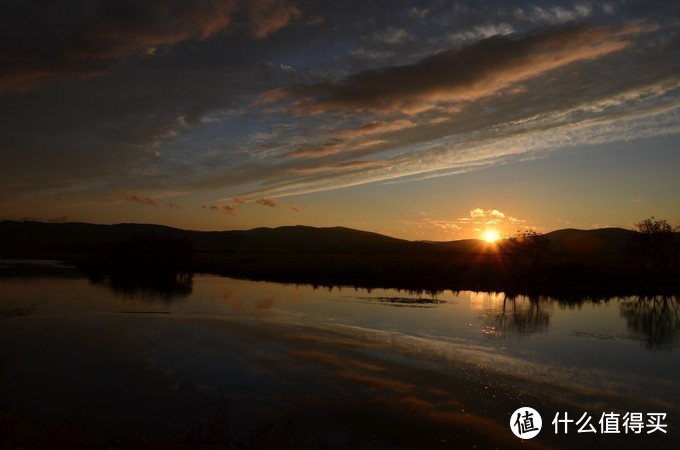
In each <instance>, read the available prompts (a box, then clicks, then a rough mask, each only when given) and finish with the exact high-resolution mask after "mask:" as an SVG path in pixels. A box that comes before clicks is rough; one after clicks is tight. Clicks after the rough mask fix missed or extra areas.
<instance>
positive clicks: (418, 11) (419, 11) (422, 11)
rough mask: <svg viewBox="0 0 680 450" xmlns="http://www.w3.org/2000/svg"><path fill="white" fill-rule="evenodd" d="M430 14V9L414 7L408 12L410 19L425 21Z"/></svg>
mask: <svg viewBox="0 0 680 450" xmlns="http://www.w3.org/2000/svg"><path fill="white" fill-rule="evenodd" d="M429 13H430V10H429V9H427V8H418V7H417V6H414V7H413V8H411V9H409V10H408V15H409V17H412V18H414V19H424V18H425V17H427V15H428V14H429Z"/></svg>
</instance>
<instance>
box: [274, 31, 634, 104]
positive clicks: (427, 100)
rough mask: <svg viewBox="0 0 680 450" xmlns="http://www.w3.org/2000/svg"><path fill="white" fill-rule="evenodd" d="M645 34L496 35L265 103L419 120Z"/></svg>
mask: <svg viewBox="0 0 680 450" xmlns="http://www.w3.org/2000/svg"><path fill="white" fill-rule="evenodd" d="M644 31H646V30H645V29H643V28H640V27H635V26H628V27H618V28H617V27H610V28H604V27H603V28H594V27H586V26H579V27H576V26H572V27H562V28H558V29H550V30H544V31H541V32H537V33H530V34H527V35H524V36H515V35H512V36H497V37H494V38H491V39H486V40H483V41H480V42H478V43H476V44H474V45H470V46H467V47H461V48H452V49H449V50H444V51H440V52H436V53H434V54H432V55H430V56H428V57H426V58H423V59H421V60H420V61H418V62H416V63H414V64H407V65H402V66H392V67H384V68H381V69H376V70H368V71H364V72H360V73H357V74H354V75H350V76H348V77H346V78H345V79H343V80H341V81H339V82H325V83H316V84H303V85H297V86H293V87H290V88H284V89H277V90H274V91H269V92H268V93H266V94H265V95H264V96H263V97H262V100H263V101H266V102H271V101H278V100H284V99H289V100H292V101H293V104H292V106H291V111H293V112H294V113H297V114H318V113H323V112H329V111H339V110H344V111H354V112H372V113H378V114H385V113H394V112H401V113H406V114H415V113H420V112H423V111H427V110H430V109H432V108H435V107H436V106H438V105H446V104H451V103H455V102H466V101H471V100H475V99H479V98H482V97H487V96H490V95H492V94H494V93H497V92H499V91H501V90H503V89H506V88H508V87H509V86H511V85H513V84H516V83H518V82H521V81H524V80H527V79H531V78H534V77H537V76H538V75H541V74H543V73H546V72H548V71H551V70H555V69H557V68H560V67H563V66H565V65H567V64H570V63H573V62H575V61H580V60H587V59H596V58H600V57H602V56H605V55H608V54H610V53H613V52H617V51H620V50H622V49H624V48H626V47H628V46H630V45H631V43H632V41H630V40H629V38H631V37H632V36H634V35H635V34H637V33H641V32H644Z"/></svg>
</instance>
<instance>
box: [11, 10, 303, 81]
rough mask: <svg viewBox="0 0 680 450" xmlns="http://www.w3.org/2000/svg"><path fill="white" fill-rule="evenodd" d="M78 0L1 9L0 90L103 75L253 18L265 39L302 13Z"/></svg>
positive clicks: (251, 23)
mask: <svg viewBox="0 0 680 450" xmlns="http://www.w3.org/2000/svg"><path fill="white" fill-rule="evenodd" d="M246 5H247V8H246V10H243V8H244V7H245V6H244V4H243V3H242V2H240V1H238V0H223V1H218V0H194V1H184V0H168V1H164V2H157V1H154V0H135V1H132V0H120V1H115V2H112V1H104V0H72V1H70V2H67V3H66V4H64V3H57V2H4V3H3V4H2V6H0V18H1V19H0V30H1V31H0V41H1V42H3V51H2V58H3V70H2V71H1V72H0V92H2V91H4V90H8V89H15V90H25V89H29V88H31V87H33V86H34V85H35V84H36V83H38V82H40V81H42V80H46V79H50V78H53V77H57V76H80V77H83V76H91V75H97V74H101V73H102V72H104V71H106V70H108V69H109V68H110V67H112V66H113V65H114V64H115V63H116V62H118V61H120V60H123V59H124V58H126V57H129V56H134V55H138V56H140V57H141V56H144V55H146V56H153V55H155V54H157V53H158V50H159V48H164V47H169V46H173V45H176V44H178V43H180V42H183V41H187V40H204V39H208V38H210V37H212V36H214V35H216V34H218V33H220V32H223V31H224V30H226V29H228V28H230V27H231V26H232V25H233V24H234V22H235V18H236V17H237V15H239V14H240V15H243V16H245V17H246V19H245V20H246V21H247V22H248V24H249V26H250V28H251V29H252V33H253V35H254V36H255V37H256V38H264V37H266V36H268V35H269V34H271V33H274V32H275V31H277V30H279V29H280V28H282V27H284V26H285V25H287V24H288V22H289V21H290V20H291V19H293V18H296V17H298V16H299V15H300V11H299V10H298V9H297V8H296V7H295V6H292V5H290V4H288V3H287V2H286V1H285V0H255V1H249V2H247V3H246Z"/></svg>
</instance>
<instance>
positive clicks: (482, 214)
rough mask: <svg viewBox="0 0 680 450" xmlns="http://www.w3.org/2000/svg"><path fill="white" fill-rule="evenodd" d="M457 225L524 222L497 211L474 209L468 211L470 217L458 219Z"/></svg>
mask: <svg viewBox="0 0 680 450" xmlns="http://www.w3.org/2000/svg"><path fill="white" fill-rule="evenodd" d="M458 221H459V223H466V222H467V223H470V222H472V223H476V224H487V225H490V224H494V223H500V222H508V223H514V224H516V223H522V222H526V221H525V220H522V219H518V218H517V217H512V216H508V215H506V214H505V213H502V212H500V211H499V210H497V209H482V208H475V209H472V210H470V217H463V218H460V219H458Z"/></svg>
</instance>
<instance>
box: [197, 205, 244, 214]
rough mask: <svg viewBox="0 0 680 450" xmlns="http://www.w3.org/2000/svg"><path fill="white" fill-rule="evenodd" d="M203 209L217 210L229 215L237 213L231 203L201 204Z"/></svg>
mask: <svg viewBox="0 0 680 450" xmlns="http://www.w3.org/2000/svg"><path fill="white" fill-rule="evenodd" d="M201 208H203V209H210V210H212V211H219V212H221V213H222V214H227V215H230V216H235V215H236V214H237V211H236V208H235V207H233V206H231V205H210V206H206V205H201Z"/></svg>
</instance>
